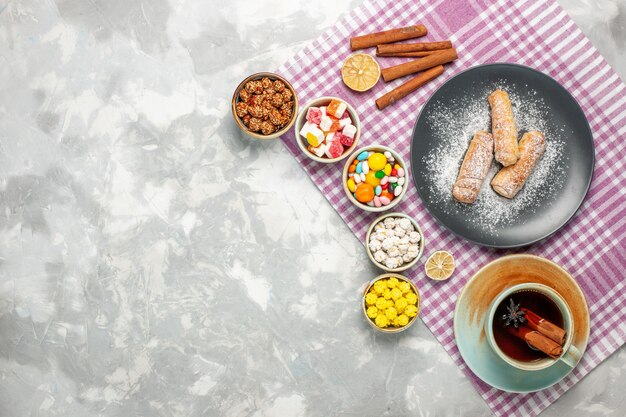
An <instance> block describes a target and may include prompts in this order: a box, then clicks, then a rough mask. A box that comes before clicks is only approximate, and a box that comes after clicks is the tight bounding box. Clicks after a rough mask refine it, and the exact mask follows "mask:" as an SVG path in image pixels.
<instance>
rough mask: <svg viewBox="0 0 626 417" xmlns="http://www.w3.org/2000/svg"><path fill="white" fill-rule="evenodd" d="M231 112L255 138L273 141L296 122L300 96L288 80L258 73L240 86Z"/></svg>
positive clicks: (239, 123) (274, 75) (270, 74)
mask: <svg viewBox="0 0 626 417" xmlns="http://www.w3.org/2000/svg"><path fill="white" fill-rule="evenodd" d="M232 112H233V117H234V118H235V122H237V125H238V126H239V128H240V129H241V130H242V131H243V132H245V133H247V134H248V135H250V136H252V137H253V138H256V139H274V138H277V137H278V136H280V135H282V134H283V133H285V132H286V131H287V130H289V128H290V127H291V126H292V125H293V123H294V121H295V120H296V115H297V114H298V97H297V96H296V93H295V90H294V89H293V86H292V85H291V84H290V83H289V81H287V80H286V79H284V78H283V77H281V76H280V75H278V74H273V73H271V72H259V73H257V74H252V75H251V76H249V77H248V78H246V79H245V80H243V81H242V82H241V83H240V84H239V85H238V86H237V88H236V89H235V93H234V94H233V100H232Z"/></svg>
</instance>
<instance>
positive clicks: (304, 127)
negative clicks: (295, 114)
mask: <svg viewBox="0 0 626 417" xmlns="http://www.w3.org/2000/svg"><path fill="white" fill-rule="evenodd" d="M314 127H317V126H315V124H313V123H309V122H305V123H304V125H302V129H300V136H302V137H303V138H305V139H306V134H307V133H309V132H310V131H311V128H314Z"/></svg>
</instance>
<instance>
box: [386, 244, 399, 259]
mask: <svg viewBox="0 0 626 417" xmlns="http://www.w3.org/2000/svg"><path fill="white" fill-rule="evenodd" d="M387 256H391V257H392V258H397V257H398V256H400V250H399V249H398V248H397V247H395V246H393V247H392V248H391V249H389V250H388V251H387Z"/></svg>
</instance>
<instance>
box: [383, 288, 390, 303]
mask: <svg viewBox="0 0 626 417" xmlns="http://www.w3.org/2000/svg"><path fill="white" fill-rule="evenodd" d="M383 297H385V300H389V299H390V298H391V290H390V289H389V288H387V289H386V290H385V292H383Z"/></svg>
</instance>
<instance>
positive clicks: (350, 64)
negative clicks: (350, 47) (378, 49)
mask: <svg viewBox="0 0 626 417" xmlns="http://www.w3.org/2000/svg"><path fill="white" fill-rule="evenodd" d="M341 78H342V79H343V82H344V83H345V84H346V85H347V86H348V87H349V88H351V89H352V90H354V91H367V90H369V89H370V88H372V87H374V86H375V85H376V83H377V82H378V79H379V78H380V67H379V66H378V62H376V60H375V59H374V58H373V57H372V56H371V55H368V54H354V55H351V56H349V57H348V59H346V62H344V63H343V68H341Z"/></svg>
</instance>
